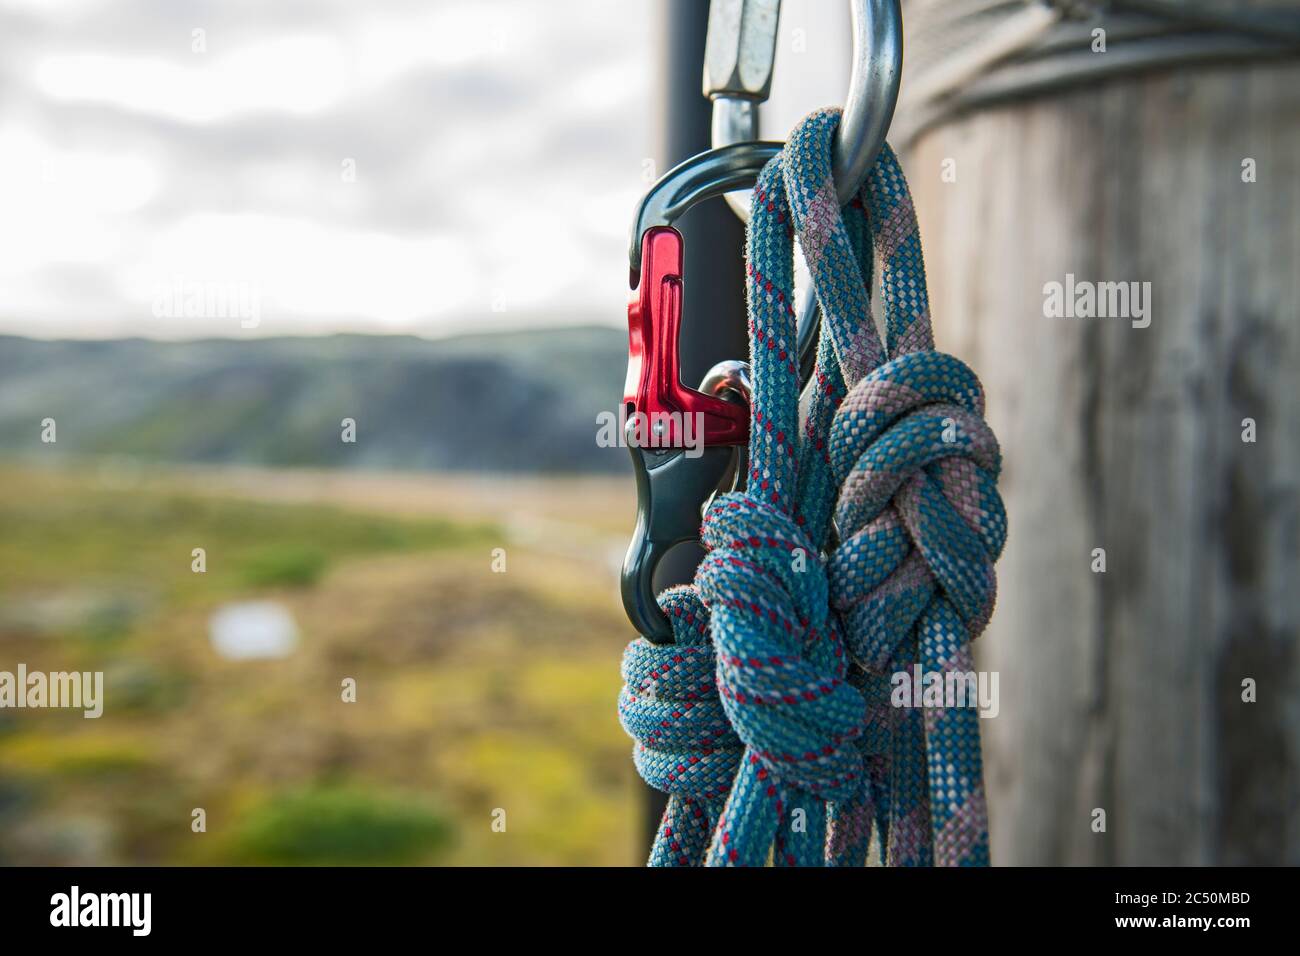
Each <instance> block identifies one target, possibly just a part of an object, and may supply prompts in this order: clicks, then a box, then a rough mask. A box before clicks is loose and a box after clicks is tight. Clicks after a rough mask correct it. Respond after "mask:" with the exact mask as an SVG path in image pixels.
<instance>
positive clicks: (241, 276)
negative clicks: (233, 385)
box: [0, 0, 657, 338]
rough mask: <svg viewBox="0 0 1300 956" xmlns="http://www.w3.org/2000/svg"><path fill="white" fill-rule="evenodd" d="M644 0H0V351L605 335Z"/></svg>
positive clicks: (647, 17)
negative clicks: (195, 342) (532, 332)
mask: <svg viewBox="0 0 1300 956" xmlns="http://www.w3.org/2000/svg"><path fill="white" fill-rule="evenodd" d="M656 18H657V13H656V10H655V4H654V2H653V0H618V2H617V3H611V2H602V0H592V2H584V0H557V2H546V3H539V2H530V0H491V2H485V0H220V2H216V0H210V2H204V0H0V334H3V333H10V334H18V335H27V336H35V337H49V338H54V337H96V338H100V337H117V336H135V335H139V336H148V337H153V338H188V337H197V336H207V335H221V336H234V337H239V336H248V335H283V334H308V333H313V334H314V333H328V332H336V331H364V332H412V333H416V334H424V335H438V334H444V333H448V332H456V331H463V330H466V329H470V328H477V329H481V328H484V327H491V326H494V325H495V326H500V327H514V326H519V325H525V324H532V323H537V322H590V321H608V322H609V323H610V324H617V323H618V322H620V321H622V310H623V308H624V303H625V296H626V291H625V287H624V286H620V284H619V283H618V282H610V283H599V282H593V281H592V277H593V276H594V275H610V276H616V277H619V278H620V279H621V278H622V277H624V276H626V259H625V253H626V234H627V228H628V223H629V221H630V217H631V213H632V210H633V207H634V205H635V203H636V200H637V199H638V198H639V196H640V195H641V193H642V192H643V191H644V190H645V188H646V185H647V179H648V177H649V178H652V175H653V173H654V172H655V170H654V169H653V166H652V160H651V159H650V157H651V156H652V155H653V152H654V145H653V144H654V142H655V137H654V132H655V131H654V129H653V128H652V124H653V122H654V116H655V114H654V113H653V112H652V111H651V110H650V108H649V105H650V97H651V92H652V83H653V80H654V75H655V73H654V71H655V68H656V62H655V57H656V48H655V44H654V42H653V37H654V34H655V30H656V28H657V27H656Z"/></svg>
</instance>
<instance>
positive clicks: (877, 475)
mask: <svg viewBox="0 0 1300 956" xmlns="http://www.w3.org/2000/svg"><path fill="white" fill-rule="evenodd" d="M983 416H984V392H983V389H982V388H981V386H980V383H979V379H978V378H976V376H975V373H974V372H972V371H971V370H970V369H969V368H968V367H967V366H966V365H965V364H964V363H963V362H961V361H960V360H959V359H957V358H954V357H953V356H951V355H947V354H945V353H943V352H936V351H933V350H926V351H920V352H909V353H906V354H904V355H900V356H898V357H897V358H894V359H892V360H890V361H889V362H886V363H885V364H884V365H882V366H880V367H879V368H877V369H876V370H875V371H873V372H871V373H870V374H869V375H867V376H865V377H864V378H863V379H862V380H861V381H859V382H858V383H857V385H856V386H854V387H853V389H852V390H851V391H850V392H849V394H848V396H847V397H846V398H845V400H844V402H843V404H842V405H841V407H840V409H839V411H838V412H837V413H836V416H835V420H834V423H833V425H832V426H831V442H830V445H831V449H832V453H831V466H832V468H833V470H834V474H835V478H836V480H837V481H838V482H840V485H841V490H840V498H839V502H838V504H837V507H836V512H835V517H836V524H837V527H838V529H839V533H840V538H841V544H840V546H839V547H838V548H837V549H836V551H835V554H834V556H833V558H832V561H831V570H830V581H831V588H830V590H831V599H832V603H833V604H834V606H835V608H836V609H837V610H838V611H839V612H840V613H841V614H842V615H843V617H844V623H845V629H846V631H847V632H848V633H849V634H852V635H854V638H855V644H854V646H853V647H852V649H851V651H852V654H853V657H854V658H855V660H857V661H858V663H860V664H861V665H862V666H863V667H865V668H867V669H868V670H873V671H880V670H883V669H884V668H885V667H886V666H888V664H889V662H890V661H891V660H892V659H894V657H895V653H896V651H898V650H900V645H901V643H902V641H903V640H904V639H905V638H906V637H907V636H908V635H909V634H910V633H911V630H912V625H913V624H914V623H915V622H916V620H917V618H918V617H919V616H920V615H921V613H922V612H923V611H924V610H925V609H926V608H927V607H928V606H929V605H930V603H931V601H932V600H933V598H934V597H935V594H936V590H937V591H939V592H941V593H942V595H943V596H944V597H946V598H947V599H948V601H949V603H950V604H951V606H952V608H953V610H955V612H956V615H957V616H958V617H959V618H960V619H961V622H962V623H963V624H964V625H965V627H964V631H965V633H966V635H967V640H968V641H969V640H973V639H974V638H975V637H977V636H978V635H979V634H980V632H981V631H983V630H984V627H985V626H986V625H987V624H988V620H989V616H990V615H991V614H992V611H993V603H994V598H995V595H996V577H995V575H994V572H993V562H994V561H995V560H996V559H997V557H998V555H999V554H1000V553H1001V552H1002V546H1003V543H1004V542H1005V540H1006V530H1007V521H1006V512H1005V510H1004V508H1003V506H1002V499H1001V497H1000V496H999V495H998V491H997V477H998V472H999V469H1000V463H1001V458H1000V454H999V451H998V444H997V439H996V438H995V437H994V436H993V433H992V431H991V430H990V429H989V427H988V425H987V424H986V423H985V421H984V417H983ZM903 659H911V656H910V655H908V656H906V657H904V658H903Z"/></svg>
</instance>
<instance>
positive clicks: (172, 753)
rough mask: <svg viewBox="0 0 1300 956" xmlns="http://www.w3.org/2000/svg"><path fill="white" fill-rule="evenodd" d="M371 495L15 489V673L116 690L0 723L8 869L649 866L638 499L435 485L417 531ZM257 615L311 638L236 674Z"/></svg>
mask: <svg viewBox="0 0 1300 956" xmlns="http://www.w3.org/2000/svg"><path fill="white" fill-rule="evenodd" d="M403 480H409V479H403ZM349 481H350V482H354V483H353V484H349V485H348V486H347V487H346V493H345V494H343V495H337V494H332V495H329V496H326V497H324V498H323V497H322V496H321V495H319V494H316V493H315V492H311V491H310V489H311V488H313V487H314V486H313V485H312V484H311V482H310V481H309V480H308V478H307V477H306V476H302V475H298V474H295V473H291V472H274V473H272V472H267V473H260V474H255V475H253V477H252V478H251V479H249V476H248V475H247V474H246V473H245V474H243V476H242V478H241V481H240V482H238V483H235V482H233V481H225V480H224V479H223V477H222V473H220V472H216V471H213V472H205V473H203V474H202V475H198V474H196V473H191V472H178V473H168V472H163V471H150V472H147V473H145V472H140V471H139V470H138V469H126V470H123V469H121V468H120V467H118V466H112V467H101V466H94V467H88V466H87V465H86V464H85V463H82V465H81V466H79V467H78V468H77V469H75V470H73V469H63V468H48V469H36V468H32V467H28V466H17V465H7V466H6V465H0V528H3V533H2V534H0V670H9V671H13V670H15V668H16V667H17V665H18V664H19V663H20V662H22V663H25V664H26V666H27V667H28V668H29V669H30V670H44V671H57V670H91V671H95V670H98V671H103V672H104V698H105V701H104V714H103V716H102V717H101V718H99V719H97V720H96V719H85V718H84V717H83V716H82V714H81V712H79V711H71V710H12V709H5V710H0V862H5V863H22V864H61V863H102V864H115V863H145V864H150V863H222V864H224V863H288V864H323V863H362V864H372V863H373V864H383V863H399V864H406V863H434V864H438V863H461V864H481V863H510V864H530V865H540V864H593V863H594V864H627V863H632V862H635V861H636V858H637V855H638V853H639V849H638V847H637V840H638V836H637V832H638V824H639V817H638V812H639V805H638V790H637V785H636V783H635V779H634V773H633V771H632V769H631V761H630V760H629V751H630V743H629V741H628V740H627V738H626V737H625V736H624V735H623V732H622V731H621V729H620V728H619V727H618V724H617V721H616V717H615V710H614V701H615V698H616V696H617V691H618V658H619V655H620V650H621V645H622V643H623V642H624V641H625V640H626V639H627V630H628V629H627V625H626V622H625V621H624V620H623V619H622V614H621V611H620V609H619V607H618V603H617V598H616V596H615V595H616V593H617V589H616V582H615V580H614V577H613V570H612V567H611V565H610V561H609V554H610V552H611V549H613V548H615V547H616V544H617V542H615V541H613V540H612V536H611V535H610V533H609V529H611V528H614V527H619V526H621V525H623V524H624V523H625V522H626V520H627V516H628V512H629V509H630V504H629V502H628V500H627V498H628V495H629V490H628V488H627V486H626V484H625V483H623V482H621V481H617V480H613V481H611V480H607V479H585V480H584V481H585V483H584V484H582V485H581V488H580V490H579V491H576V492H575V491H574V490H573V488H572V487H571V486H570V483H568V482H566V481H564V480H556V481H555V482H554V483H552V484H547V483H545V482H542V483H538V482H536V481H533V482H521V483H520V484H519V485H518V486H511V487H512V488H513V489H514V490H513V491H511V492H509V493H496V492H495V491H494V492H493V493H492V494H489V495H483V496H481V497H479V498H474V497H473V496H472V495H471V494H469V493H468V492H467V491H466V487H468V486H466V487H462V486H455V487H452V486H450V485H448V486H447V489H442V490H440V486H439V482H440V481H446V480H445V479H437V478H428V479H427V483H428V485H429V486H430V489H431V493H430V494H429V495H428V496H427V498H424V499H420V501H419V502H418V505H417V506H416V507H415V508H414V509H413V513H399V512H398V511H397V510H395V509H394V508H393V507H392V504H393V501H392V496H391V495H390V494H389V491H390V490H391V488H390V486H389V485H385V484H383V483H382V480H381V479H380V478H379V477H375V478H373V479H369V478H349ZM356 481H361V482H363V483H364V482H370V481H373V482H377V483H378V484H375V485H374V486H373V488H372V489H371V491H372V492H373V493H369V492H365V491H364V489H362V486H359V485H357V484H355V482H356ZM419 481H420V482H421V483H424V482H425V481H426V479H419ZM592 482H596V484H592ZM601 482H604V484H603V485H602V484H600V483H601ZM358 489H362V490H358ZM416 497H417V496H410V500H412V501H414V500H415V498H416ZM407 500H408V499H407V497H405V496H404V497H403V502H404V503H405V502H406V501H407ZM579 501H580V502H581V507H580V508H579V507H577V506H576V503H577V502H579ZM521 511H522V512H527V513H529V514H532V515H537V514H541V515H563V522H562V523H561V524H560V525H559V527H560V528H561V529H566V528H567V529H569V531H570V532H571V534H570V533H566V534H565V535H562V537H563V538H564V539H565V540H564V541H563V542H559V541H557V542H556V543H557V544H564V545H566V546H567V550H565V549H564V548H561V549H559V550H555V549H552V548H550V547H549V546H548V544H547V541H546V536H545V535H537V534H535V533H534V534H516V533H514V532H513V531H512V530H511V528H512V526H513V525H514V524H517V515H518V514H519V513H520V512H521ZM588 518H589V521H588V520H587V519H588ZM584 522H586V523H585V524H584ZM574 542H578V543H579V546H576V547H575V546H574ZM499 547H500V548H504V549H505V554H506V557H507V562H508V563H507V569H508V570H507V571H506V572H505V573H494V572H493V562H494V549H495V548H499ZM196 548H202V549H204V554H205V561H206V570H205V571H204V572H203V573H196V572H195V571H194V570H192V565H193V562H194V558H193V551H194V549H196ZM248 600H256V601H271V602H274V603H276V604H278V605H280V606H281V607H283V608H284V609H285V610H286V611H287V612H288V613H289V614H291V615H292V618H293V620H294V621H295V623H296V625H297V628H298V631H299V639H298V641H297V643H296V645H295V647H294V649H293V651H292V652H291V653H289V654H288V655H287V656H284V657H279V658H269V659H258V660H230V659H226V658H223V657H222V656H221V655H220V654H218V653H217V651H216V650H215V649H214V646H213V644H212V643H211V641H210V640H209V636H208V626H209V620H210V618H211V616H212V614H213V612H214V611H216V610H218V609H219V608H222V607H224V606H226V605H228V604H230V603H232V602H243V601H248ZM345 681H352V682H354V685H353V686H355V702H348V701H346V700H345V699H344V697H345V694H344V683H345ZM196 810H202V818H203V826H202V827H198V826H197V824H196V823H195V820H196V817H195V811H196ZM498 819H502V820H504V823H505V828H504V832H501V831H500V828H499V827H498V828H494V826H493V824H494V822H497V821H498ZM196 829H197V830H200V831H201V832H196Z"/></svg>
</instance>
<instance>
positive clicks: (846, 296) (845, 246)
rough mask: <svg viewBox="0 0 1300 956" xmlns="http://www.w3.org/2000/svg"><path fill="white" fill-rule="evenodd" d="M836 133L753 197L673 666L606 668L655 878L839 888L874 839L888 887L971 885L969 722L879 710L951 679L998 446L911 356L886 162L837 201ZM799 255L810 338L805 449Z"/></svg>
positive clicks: (963, 654)
mask: <svg viewBox="0 0 1300 956" xmlns="http://www.w3.org/2000/svg"><path fill="white" fill-rule="evenodd" d="M838 122H839V111H838V110H820V111H818V112H815V113H813V114H812V115H810V116H809V117H807V118H806V119H805V120H803V121H802V122H801V123H800V124H799V126H798V127H796V129H795V130H794V132H793V134H792V135H791V137H790V139H789V140H788V142H787V143H786V146H785V148H784V149H783V150H782V152H781V154H780V155H779V156H777V157H776V158H775V159H773V160H772V161H771V162H770V163H769V164H768V165H767V166H766V167H765V168H764V170H763V172H762V174H761V175H760V177H759V180H758V183H757V185H756V187H755V189H754V200H753V207H752V214H751V218H750V224H749V235H748V243H747V249H746V258H747V262H748V283H747V297H748V307H749V342H750V358H751V366H752V371H753V379H754V384H753V395H752V398H751V404H750V416H751V426H750V446H749V472H748V475H747V478H746V487H745V490H744V491H743V492H737V493H732V494H727V495H720V496H719V497H718V498H717V499H716V500H715V501H714V503H713V505H712V506H711V507H710V509H709V511H708V513H707V514H706V515H705V518H704V522H703V526H702V529H701V541H702V542H703V544H704V546H705V548H706V552H707V553H706V556H705V558H704V560H703V562H702V563H701V565H700V567H699V570H698V572H697V574H696V578H695V583H694V584H693V585H690V586H683V587H678V588H672V589H669V590H668V591H665V592H664V593H663V594H661V595H660V597H659V604H660V606H661V607H662V608H663V610H664V612H665V614H666V615H667V616H668V618H669V620H670V622H671V624H672V629H673V638H674V641H673V643H672V644H668V645H661V646H657V645H653V644H651V643H649V642H648V641H645V640H644V639H638V640H636V641H634V642H632V644H631V645H630V646H629V647H628V649H627V652H626V654H625V655H624V660H623V679H624V688H623V691H622V694H621V695H620V699H619V713H620V719H621V721H622V723H623V726H624V727H625V729H626V730H627V731H628V733H629V734H630V735H631V736H632V737H633V738H634V739H635V740H636V745H635V749H634V759H635V762H636V766H637V769H638V771H639V772H640V773H641V775H642V776H643V777H644V778H645V779H646V781H647V782H649V783H650V784H651V785H652V786H654V787H657V788H659V789H661V790H664V791H666V792H667V793H669V794H670V799H669V804H668V810H667V811H666V813H665V815H664V819H663V821H662V823H661V825H660V829H659V832H658V835H657V837H656V840H655V844H654V847H653V849H652V851H651V856H650V863H651V864H652V865H700V864H707V865H719V866H727V865H744V866H761V865H764V864H766V863H768V862H769V861H770V862H773V863H775V864H776V865H779V866H808V865H823V864H825V865H837V866H846V865H849V866H851V865H857V866H860V865H863V864H864V863H865V862H867V858H868V853H869V847H870V846H871V844H872V842H873V841H872V836H873V833H874V836H875V841H874V842H875V843H876V845H877V846H878V848H879V850H878V852H879V859H880V861H881V862H884V863H887V864H889V865H930V864H935V865H984V864H987V863H988V828H987V822H986V810H985V803H984V790H983V770H982V765H981V757H980V745H979V726H978V715H977V713H976V711H975V709H974V702H973V701H969V702H965V704H964V705H963V706H956V705H953V704H952V702H951V701H946V700H945V701H944V702H943V704H942V705H935V706H924V707H906V708H895V707H892V706H891V704H890V686H891V680H893V679H894V678H895V675H907V677H908V679H909V680H910V678H911V675H912V673H913V672H914V670H915V669H916V668H917V667H920V668H921V669H922V673H923V674H924V675H927V676H928V677H932V676H934V675H938V677H939V678H940V679H943V680H945V681H946V680H947V678H948V677H949V676H950V675H957V676H962V675H967V674H972V673H973V663H972V658H971V653H970V642H971V641H972V640H973V639H974V638H975V637H976V636H978V634H979V633H980V632H981V631H982V630H983V629H984V627H985V625H986V624H987V623H988V619H989V616H990V615H991V613H992V608H993V601H994V594H995V578H994V574H993V562H994V561H995V560H996V559H997V557H998V555H999V554H1000V553H1001V550H1002V546H1003V543H1004V541H1005V538H1006V515H1005V512H1004V510H1003V507H1002V503H1001V499H1000V498H999V497H998V494H997V489H996V480H997V475H998V470H999V461H1000V459H999V453H998V448H997V442H996V440H995V439H994V437H993V435H992V433H991V432H990V431H989V429H988V426H987V425H986V424H985V423H984V421H983V413H984V400H983V392H982V389H981V387H980V385H979V381H978V379H976V377H975V375H974V373H972V372H971V371H970V369H968V368H967V367H966V366H965V365H964V364H963V363H961V362H960V361H959V360H958V359H956V358H954V357H952V356H950V355H946V354H944V353H941V352H936V351H934V342H933V334H932V331H931V323H930V314H929V302H928V296H927V292H926V285H925V268H924V264H923V261H922V257H921V246H920V237H919V233H918V230H917V228H916V217H915V213H914V210H913V208H912V201H911V196H910V194H909V193H908V190H907V184H906V181H905V179H904V178H903V174H902V171H901V170H900V168H899V166H898V162H897V159H896V158H895V156H894V154H893V152H892V151H891V150H890V149H889V147H888V146H886V147H885V148H884V149H883V150H882V151H881V155H880V158H879V159H878V160H877V162H876V165H875V167H874V169H873V170H872V173H871V175H870V176H869V177H868V180H867V182H866V183H865V184H864V186H863V189H862V191H861V193H860V194H859V196H858V198H857V199H855V200H854V201H853V202H852V203H850V204H849V205H848V206H846V207H844V208H843V209H841V208H840V206H839V204H838V202H837V200H836V197H835V189H834V185H833V182H832V177H831V160H830V156H831V146H832V142H833V139H834V132H835V128H836V126H837V124H838ZM796 234H797V235H798V239H799V245H800V248H801V249H802V251H803V254H804V258H805V260H806V262H807V263H808V266H809V269H810V272H811V274H812V277H813V283H814V286H815V288H816V292H817V297H818V301H819V304H820V306H821V309H822V315H823V335H822V337H821V342H820V345H819V350H818V356H817V365H816V370H815V385H814V388H813V393H812V396H811V401H810V403H809V407H808V409H807V414H806V416H805V421H804V425H803V426H802V428H801V427H800V420H799V370H798V360H797V355H796V316H795V311H794V308H793V291H794V270H793V251H794V237H795V235H796ZM876 259H878V260H879V261H880V262H881V263H882V271H881V288H882V292H883V296H884V313H885V333H886V334H885V341H884V342H883V343H882V342H881V340H880V336H879V333H878V332H877V330H876V327H875V324H874V322H873V320H872V319H871V302H870V287H871V277H872V266H873V263H874V261H875V260H876ZM918 703H919V702H918Z"/></svg>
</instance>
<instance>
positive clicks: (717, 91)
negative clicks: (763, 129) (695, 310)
mask: <svg viewBox="0 0 1300 956" xmlns="http://www.w3.org/2000/svg"><path fill="white" fill-rule="evenodd" d="M713 2H714V4H715V5H716V4H718V3H719V2H720V0H713ZM850 10H851V14H852V22H853V71H852V74H851V75H850V77H849V92H848V96H847V98H846V99H845V101H844V115H843V117H841V119H840V125H839V128H838V129H837V130H836V131H835V148H834V152H833V153H832V156H831V161H832V165H833V171H834V177H835V192H836V194H837V195H838V196H839V200H840V203H841V204H843V203H847V202H848V201H849V200H851V199H852V198H853V197H854V196H855V195H856V194H857V192H858V190H859V189H860V188H861V186H862V183H863V182H864V181H865V180H866V178H867V174H868V173H870V172H871V167H872V165H873V164H874V163H875V161H876V156H877V155H879V153H880V148H881V146H883V145H884V142H885V135H886V134H887V133H888V132H889V125H890V121H891V120H892V119H893V116H894V106H895V104H896V103H897V102H898V85H899V80H900V78H901V75H902V66H903V14H902V9H901V7H900V0H852V5H851V7H850ZM710 12H712V11H710ZM762 12H767V11H766V10H764V11H762ZM744 13H745V10H744V5H743V4H742V6H741V8H740V10H739V11H731V15H730V16H719V17H718V18H717V20H716V22H717V24H718V29H719V30H722V29H735V30H737V31H740V30H741V24H742V23H743V24H744V26H750V24H749V22H747V21H742V19H741V18H742V17H743V16H744ZM756 19H757V18H756ZM758 23H759V27H755V30H759V29H767V28H768V27H769V23H770V30H771V38H770V41H771V42H770V43H766V42H755V38H752V37H745V36H743V35H742V36H741V37H739V38H738V42H737V48H738V50H739V52H738V54H737V60H738V62H737V67H736V69H735V70H733V73H732V75H731V77H730V79H729V81H728V80H723V81H718V80H717V79H716V78H714V77H711V75H710V73H709V67H708V66H707V65H706V73H705V91H704V92H705V94H706V95H708V96H709V97H711V98H712V100H713V125H712V137H713V145H714V147H720V146H729V145H732V144H734V143H741V142H747V141H752V140H755V139H756V138H757V137H758V104H759V103H761V102H762V101H763V100H765V99H767V86H768V85H770V80H771V61H772V59H774V58H775V52H776V46H775V42H776V33H775V30H776V25H775V19H774V18H771V17H768V18H766V19H762V20H758ZM714 24H715V20H714V18H712V17H711V18H710V23H709V26H710V32H712V30H713V27H714ZM759 39H761V40H763V41H766V40H767V39H768V37H767V35H766V34H763V35H762V36H761V38H759ZM746 41H748V43H747V45H746V46H744V47H743V48H741V47H740V44H741V43H745V42H746ZM721 47H722V44H721V40H718V41H715V42H712V43H709V44H707V48H708V49H716V48H721ZM743 56H748V57H749V58H750V59H749V61H748V62H740V58H741V57H743ZM764 57H766V59H765V60H764V59H763V58H764ZM763 66H767V70H766V72H765V73H764V72H763V70H762V67H763ZM745 71H747V72H748V73H749V74H750V75H751V76H752V75H754V74H757V75H759V76H761V77H763V80H764V81H763V82H762V83H760V84H759V85H758V86H757V87H756V88H753V89H746V88H745V86H744V83H743V82H737V80H740V79H742V77H741V74H742V72H745ZM727 203H728V204H729V205H730V206H731V208H732V210H733V211H735V213H736V215H738V216H739V217H740V218H741V219H742V220H744V221H746V222H747V221H748V220H749V194H748V192H743V193H741V192H732V193H728V194H727Z"/></svg>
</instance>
